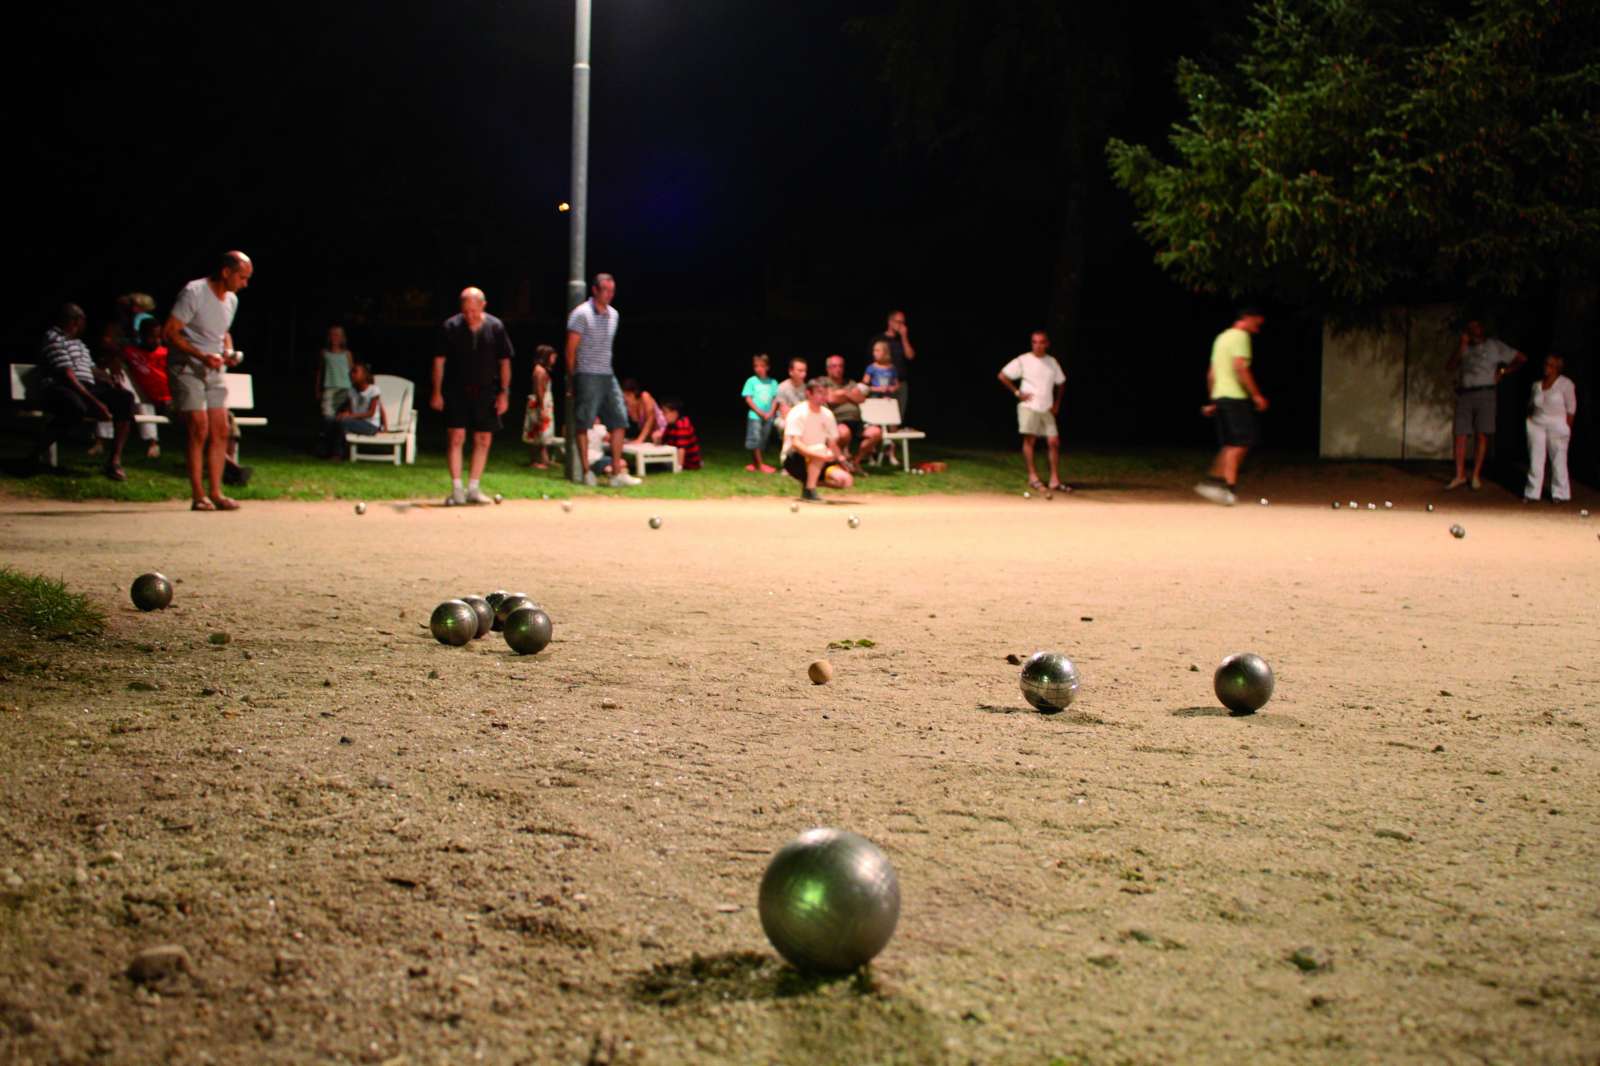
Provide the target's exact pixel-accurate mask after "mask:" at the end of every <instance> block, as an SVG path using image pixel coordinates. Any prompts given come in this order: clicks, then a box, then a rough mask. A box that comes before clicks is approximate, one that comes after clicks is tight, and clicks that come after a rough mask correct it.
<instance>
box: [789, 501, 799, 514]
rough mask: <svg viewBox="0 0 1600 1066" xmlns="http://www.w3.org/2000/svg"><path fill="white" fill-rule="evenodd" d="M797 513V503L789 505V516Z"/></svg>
mask: <svg viewBox="0 0 1600 1066" xmlns="http://www.w3.org/2000/svg"><path fill="white" fill-rule="evenodd" d="M799 511H800V505H799V504H798V503H791V504H790V505H789V513H790V514H798V513H799Z"/></svg>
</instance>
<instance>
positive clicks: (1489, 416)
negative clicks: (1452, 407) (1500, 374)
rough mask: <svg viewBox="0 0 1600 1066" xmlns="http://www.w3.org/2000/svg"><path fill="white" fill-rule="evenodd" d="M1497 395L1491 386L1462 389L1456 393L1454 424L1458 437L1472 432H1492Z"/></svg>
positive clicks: (1468, 435)
mask: <svg viewBox="0 0 1600 1066" xmlns="http://www.w3.org/2000/svg"><path fill="white" fill-rule="evenodd" d="M1497 400H1498V397H1497V396H1496V395H1495V390H1494V389H1493V388H1483V389H1462V390H1461V391H1459V392H1457V393H1456V426H1455V432H1456V436H1458V437H1470V436H1472V435H1473V434H1474V433H1486V434H1492V433H1493V432H1494V409H1495V403H1496V401H1497Z"/></svg>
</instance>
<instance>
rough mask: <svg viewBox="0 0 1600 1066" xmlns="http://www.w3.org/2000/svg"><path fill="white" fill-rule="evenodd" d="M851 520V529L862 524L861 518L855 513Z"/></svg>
mask: <svg viewBox="0 0 1600 1066" xmlns="http://www.w3.org/2000/svg"><path fill="white" fill-rule="evenodd" d="M849 521H850V528H851V529H855V528H856V527H857V526H859V525H860V524H861V519H859V518H857V517H856V516H855V515H851V516H850V520H849Z"/></svg>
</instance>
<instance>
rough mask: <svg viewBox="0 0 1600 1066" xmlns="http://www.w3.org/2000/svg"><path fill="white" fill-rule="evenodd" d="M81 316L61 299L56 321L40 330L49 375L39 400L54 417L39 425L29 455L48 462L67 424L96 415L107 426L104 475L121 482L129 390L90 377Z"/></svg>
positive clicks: (91, 360) (43, 360) (91, 369)
mask: <svg viewBox="0 0 1600 1066" xmlns="http://www.w3.org/2000/svg"><path fill="white" fill-rule="evenodd" d="M87 321H88V319H87V317H86V316H85V315H84V313H83V308H81V307H79V306H78V305H77V304H67V305H65V306H64V307H62V308H61V312H60V314H59V315H58V316H57V317H56V324H55V325H53V326H51V327H50V328H49V329H47V330H45V333H44V343H43V344H41V345H40V352H39V355H40V358H39V361H40V363H42V364H43V365H44V367H45V368H47V369H46V372H47V373H48V374H49V376H50V377H49V385H48V387H47V389H46V390H45V395H46V399H45V404H46V406H48V407H49V408H50V409H51V411H52V412H53V414H54V417H53V418H51V419H50V421H49V422H47V423H46V424H45V430H44V433H43V434H42V435H41V436H40V438H39V450H38V452H37V454H36V456H35V459H36V461H37V462H38V463H39V465H41V466H48V465H50V459H49V456H50V448H51V446H52V445H57V444H60V442H61V440H62V439H63V438H64V437H66V435H67V434H68V433H70V432H71V431H72V427H73V426H74V425H76V424H77V423H79V422H82V421H83V420H84V419H85V418H91V417H92V418H97V419H100V420H101V421H103V422H109V423H111V427H112V438H111V455H110V456H109V457H108V458H107V459H106V466H105V473H106V477H108V478H110V479H111V480H112V481H126V480H128V475H127V474H126V473H124V472H123V470H122V446H123V445H124V444H126V443H127V442H128V429H129V427H130V426H132V424H133V393H131V392H128V391H127V390H126V389H121V388H118V387H117V386H115V385H112V384H111V383H110V382H107V381H101V380H99V379H97V378H96V377H95V372H94V357H93V356H91V355H90V354H89V346H88V345H87V344H85V343H84V342H83V327H84V326H85V324H87Z"/></svg>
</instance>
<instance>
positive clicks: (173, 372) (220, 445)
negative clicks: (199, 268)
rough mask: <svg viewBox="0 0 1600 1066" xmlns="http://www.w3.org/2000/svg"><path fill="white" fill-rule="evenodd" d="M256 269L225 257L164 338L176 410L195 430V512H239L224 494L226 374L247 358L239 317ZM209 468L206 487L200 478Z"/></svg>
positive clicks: (194, 290) (196, 286)
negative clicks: (238, 335) (239, 343)
mask: <svg viewBox="0 0 1600 1066" xmlns="http://www.w3.org/2000/svg"><path fill="white" fill-rule="evenodd" d="M254 272H255V267H254V266H253V265H252V264H251V262H250V257H249V256H248V255H245V254H244V253H243V252H224V253H223V254H222V258H221V260H219V261H218V263H217V268H216V270H214V271H213V272H212V274H211V276H210V277H206V278H195V279H194V280H193V281H191V282H189V284H187V285H185V286H184V287H183V288H182V289H181V290H180V291H179V292H178V298H177V299H176V300H174V301H173V302H172V314H170V315H168V316H167V324H166V327H165V329H163V330H162V336H163V337H164V338H165V340H166V342H167V387H168V388H169V389H171V390H172V406H173V407H174V408H176V409H177V411H178V412H179V413H180V414H181V415H182V416H183V421H184V424H185V425H186V426H187V427H188V431H189V448H188V456H187V458H188V462H189V498H190V503H189V509H190V510H191V511H237V510H238V509H239V504H238V502H237V501H235V500H231V499H229V498H228V497H226V496H224V495H223V494H222V468H223V464H224V462H225V461H226V459H227V453H228V386H227V382H226V378H225V377H224V375H225V374H226V373H227V372H228V371H229V370H231V369H233V368H234V367H236V366H238V365H239V363H240V361H241V360H243V358H244V356H242V355H241V354H239V353H238V352H236V351H234V348H233V334H232V332H230V331H231V330H232V329H233V316H234V315H235V314H236V313H237V312H238V310H239V293H240V292H241V291H243V290H244V289H245V288H247V287H248V286H249V284H250V275H251V274H252V273H254ZM202 460H203V464H204V467H205V481H206V487H209V489H210V491H209V492H206V491H203V490H202V486H201V484H200V473H201V466H202Z"/></svg>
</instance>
